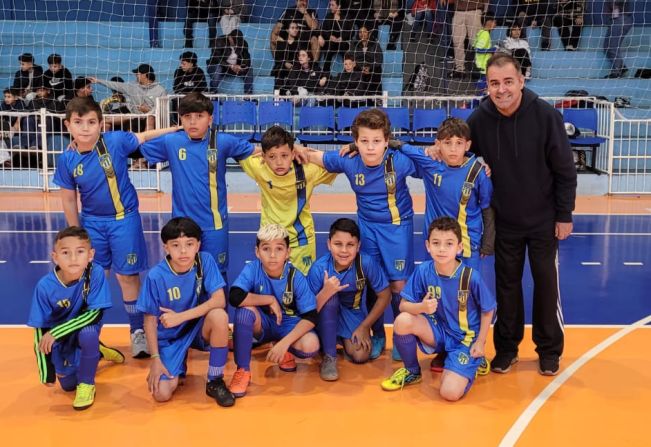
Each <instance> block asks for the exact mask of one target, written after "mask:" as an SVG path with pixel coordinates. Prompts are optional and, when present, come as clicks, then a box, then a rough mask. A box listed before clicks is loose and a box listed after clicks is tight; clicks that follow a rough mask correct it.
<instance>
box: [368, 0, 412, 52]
mask: <svg viewBox="0 0 651 447" xmlns="http://www.w3.org/2000/svg"><path fill="white" fill-rule="evenodd" d="M373 10H374V11H375V13H374V17H375V27H374V29H376V30H377V29H378V28H379V27H380V25H389V27H390V28H389V43H388V44H387V50H395V49H396V42H398V40H399V39H400V33H401V31H402V24H403V22H404V21H405V5H404V0H374V1H373Z"/></svg>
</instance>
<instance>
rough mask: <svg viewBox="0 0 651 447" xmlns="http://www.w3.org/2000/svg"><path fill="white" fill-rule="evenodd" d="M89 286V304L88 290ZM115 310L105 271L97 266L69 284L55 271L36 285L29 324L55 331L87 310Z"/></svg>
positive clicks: (93, 265) (94, 265) (93, 266)
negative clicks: (54, 328)
mask: <svg viewBox="0 0 651 447" xmlns="http://www.w3.org/2000/svg"><path fill="white" fill-rule="evenodd" d="M85 287H87V292H86V304H84V288H85ZM110 307H111V292H110V290H109V287H108V281H107V280H106V276H104V269H103V268H102V267H101V266H100V265H99V264H96V263H93V264H92V267H91V268H90V276H88V269H87V270H86V272H84V274H83V275H82V277H81V278H80V279H79V281H76V282H74V283H73V284H69V285H66V284H64V283H63V281H61V279H60V278H59V273H58V272H57V269H56V268H55V269H53V270H52V271H51V272H50V273H48V274H47V275H45V276H44V277H43V278H41V280H40V281H39V282H38V283H37V284H36V287H35V289H34V295H33V297H32V307H31V309H30V311H29V319H28V320H27V325H28V326H31V327H35V328H53V327H55V326H58V325H60V324H62V323H65V322H66V321H68V320H70V319H72V318H74V317H76V316H78V315H79V314H81V313H82V312H84V311H86V310H96V309H108V308H110Z"/></svg>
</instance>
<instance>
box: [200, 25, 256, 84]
mask: <svg viewBox="0 0 651 447" xmlns="http://www.w3.org/2000/svg"><path fill="white" fill-rule="evenodd" d="M206 63H207V65H208V75H209V76H210V91H211V92H212V93H219V84H221V82H222V79H223V78H224V75H229V76H239V77H243V78H244V93H245V94H247V95H250V94H252V93H253V71H252V70H251V55H250V54H249V44H248V43H247V42H246V40H244V34H242V31H240V30H239V29H234V30H232V31H231V32H230V34H229V35H227V36H222V37H220V38H218V39H217V42H216V46H215V47H214V48H213V49H212V52H211V54H210V59H208V61H207V62H206Z"/></svg>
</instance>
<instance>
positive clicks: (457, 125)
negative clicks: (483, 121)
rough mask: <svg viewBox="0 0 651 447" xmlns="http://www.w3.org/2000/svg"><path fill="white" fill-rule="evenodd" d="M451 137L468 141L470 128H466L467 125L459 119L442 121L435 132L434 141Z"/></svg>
mask: <svg viewBox="0 0 651 447" xmlns="http://www.w3.org/2000/svg"><path fill="white" fill-rule="evenodd" d="M452 137H457V138H463V139H464V140H470V127H468V123H466V122H465V121H464V120H462V119H461V118H448V119H446V120H445V121H443V122H442V123H441V126H440V127H439V128H438V130H437V131H436V139H437V140H446V139H448V138H452Z"/></svg>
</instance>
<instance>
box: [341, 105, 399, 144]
mask: <svg viewBox="0 0 651 447" xmlns="http://www.w3.org/2000/svg"><path fill="white" fill-rule="evenodd" d="M360 127H366V128H367V129H381V130H382V132H383V133H384V138H386V139H387V140H388V139H390V138H391V123H390V122H389V117H388V116H387V114H386V113H384V112H383V111H382V110H380V109H368V110H364V111H362V112H360V113H359V114H358V115H357V116H356V117H355V120H354V121H353V125H352V127H351V128H350V130H351V132H352V134H353V138H354V139H355V140H357V138H358V137H359V129H360Z"/></svg>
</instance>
